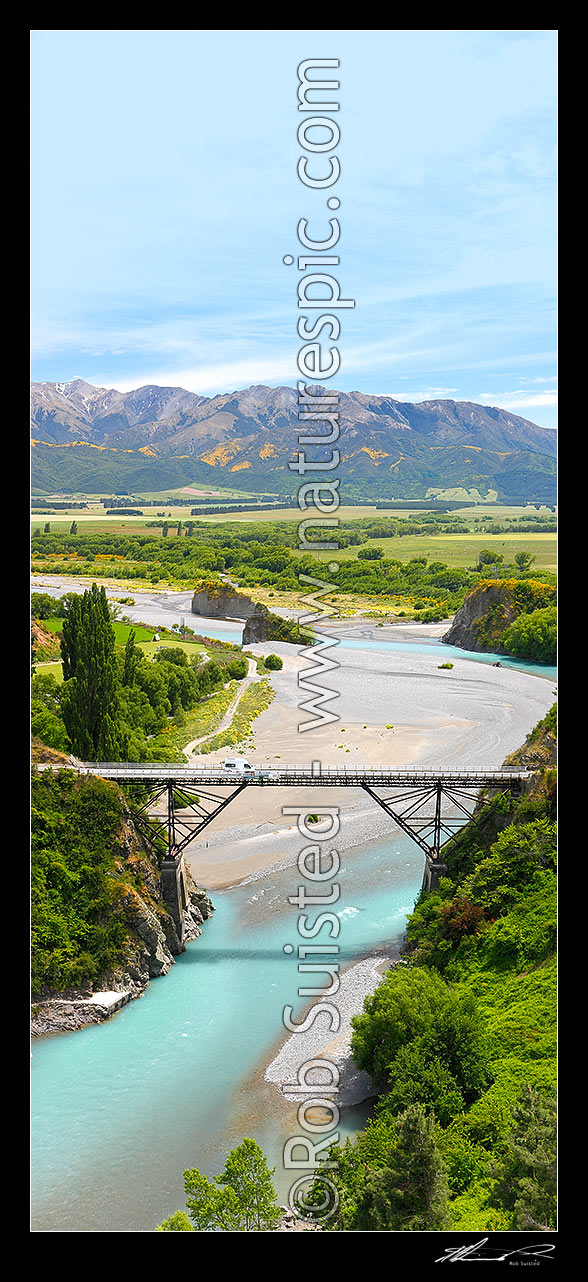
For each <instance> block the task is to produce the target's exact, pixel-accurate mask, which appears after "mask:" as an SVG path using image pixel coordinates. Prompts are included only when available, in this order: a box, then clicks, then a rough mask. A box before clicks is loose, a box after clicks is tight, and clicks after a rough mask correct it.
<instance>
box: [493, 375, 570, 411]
mask: <svg viewBox="0 0 588 1282" xmlns="http://www.w3.org/2000/svg"><path fill="white" fill-rule="evenodd" d="M529 381H530V382H531V381H533V380H529ZM534 381H535V382H540V381H542V380H540V379H536V380H534ZM476 400H477V401H478V403H479V404H480V405H496V406H499V407H500V408H501V409H504V410H516V409H539V408H544V407H545V406H547V405H557V391H556V390H555V389H552V390H550V391H545V392H531V391H525V390H524V389H523V388H520V389H519V390H518V391H515V392H479V393H478V395H477V396H476Z"/></svg>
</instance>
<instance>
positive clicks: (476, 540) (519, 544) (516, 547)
mask: <svg viewBox="0 0 588 1282" xmlns="http://www.w3.org/2000/svg"><path fill="white" fill-rule="evenodd" d="M362 547H364V548H365V547H370V548H371V547H379V548H382V549H383V552H384V556H385V557H388V558H390V560H393V561H411V560H412V559H413V557H419V556H426V557H427V560H428V561H442V562H443V564H444V565H449V566H455V567H459V568H463V567H465V566H473V565H475V564H476V562H477V558H478V553H479V552H480V551H481V549H482V548H492V549H493V550H496V551H498V552H500V554H501V556H503V557H504V563H505V565H510V564H512V563H513V562H514V558H515V556H516V555H517V553H518V552H529V553H530V554H531V556H534V557H535V562H534V567H533V568H535V569H537V570H554V571H555V570H556V569H557V536H556V535H555V534H512V535H511V534H509V533H507V532H506V531H503V532H502V533H501V534H407V535H405V536H404V537H399V536H397V537H396V538H391V539H370V540H369V542H368V543H364V544H362ZM359 551H360V548H359V547H347V548H341V549H340V550H339V551H338V552H334V553H333V552H316V553H315V555H316V556H317V557H318V558H319V559H320V560H321V561H348V560H354V561H356V560H357V559H358V555H357V554H358V552H359ZM299 555H302V554H301V553H300V554H299ZM360 559H361V558H360ZM371 564H373V562H370V561H366V567H369V566H370V565H371Z"/></svg>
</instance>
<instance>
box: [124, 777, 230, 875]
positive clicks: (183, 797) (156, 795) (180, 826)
mask: <svg viewBox="0 0 588 1282" xmlns="http://www.w3.org/2000/svg"><path fill="white" fill-rule="evenodd" d="M246 787H247V783H246V782H243V783H240V784H239V785H238V787H237V788H232V790H231V792H230V793H229V795H228V796H227V795H226V794H225V793H223V794H220V795H219V794H218V793H217V792H212V791H211V789H210V788H202V787H200V785H198V786H197V785H195V784H189V783H188V784H185V783H179V782H178V781H176V780H173V779H167V780H165V782H163V783H162V782H161V781H157V782H156V781H154V782H153V783H151V782H144V781H142V782H141V783H140V784H133V783H129V784H127V788H130V789H133V790H135V791H136V792H138V796H137V799H136V801H133V800H131V812H132V815H133V819H134V821H135V823H136V825H137V828H138V829H139V831H140V832H141V833H142V834H143V836H144V837H145V838H146V839H147V840H148V841H149V842H150V843H151V844H153V843H154V841H155V840H156V839H157V838H161V837H162V836H164V835H165V841H166V846H167V854H166V858H167V859H179V857H180V855H181V853H182V851H183V850H184V849H185V847H186V846H188V845H189V844H190V842H191V841H194V839H195V838H196V837H198V836H199V835H200V833H201V832H202V830H203V828H206V826H207V824H209V823H212V820H213V819H216V816H217V815H220V813H221V811H223V810H224V809H225V808H226V807H227V806H229V805H230V803H231V801H234V799H235V797H237V796H238V795H239V793H240V792H242V791H243V789H244V788H246ZM145 792H146V793H147V796H146V797H144V796H143V795H142V794H144V793H145ZM131 796H132V794H131ZM163 796H166V797H167V810H166V815H165V818H163V817H162V818H161V819H159V818H156V817H152V816H151V815H150V813H149V812H150V811H152V810H153V808H154V806H155V805H156V803H157V802H158V801H160V800H161V798H162V797H163ZM178 801H181V802H182V803H185V804H178ZM186 811H189V812H190V813H189V814H186Z"/></svg>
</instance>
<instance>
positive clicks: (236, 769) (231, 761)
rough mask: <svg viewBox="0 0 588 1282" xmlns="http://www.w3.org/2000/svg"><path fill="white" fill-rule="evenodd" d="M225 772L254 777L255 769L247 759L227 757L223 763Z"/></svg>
mask: <svg viewBox="0 0 588 1282" xmlns="http://www.w3.org/2000/svg"><path fill="white" fill-rule="evenodd" d="M223 770H230V772H231V774H232V775H252V774H253V773H254V770H255V767H254V766H252V765H251V762H249V761H246V760H245V757H227V759H226V761H223Z"/></svg>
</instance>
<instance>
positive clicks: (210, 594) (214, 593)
mask: <svg viewBox="0 0 588 1282" xmlns="http://www.w3.org/2000/svg"><path fill="white" fill-rule="evenodd" d="M262 608H263V607H261V606H259V605H256V603H255V601H252V600H251V597H248V596H245V594H244V593H243V592H235V591H233V590H232V589H231V588H215V587H208V588H201V589H200V590H199V591H196V592H195V593H194V596H193V597H192V614H202V615H204V616H205V618H207V619H250V618H252V616H253V615H254V614H255V613H256V612H258V611H260V610H261V609H262Z"/></svg>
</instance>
